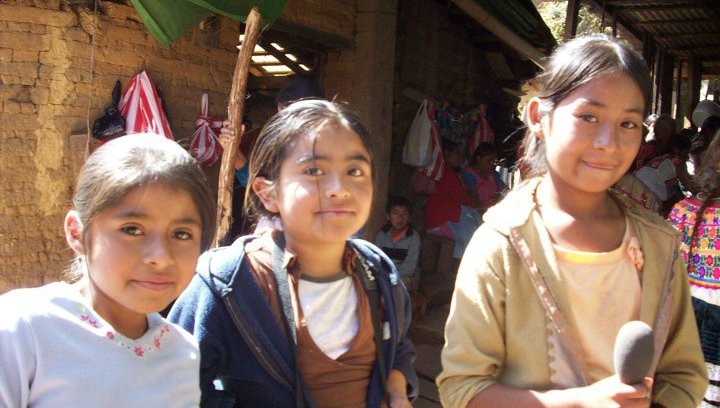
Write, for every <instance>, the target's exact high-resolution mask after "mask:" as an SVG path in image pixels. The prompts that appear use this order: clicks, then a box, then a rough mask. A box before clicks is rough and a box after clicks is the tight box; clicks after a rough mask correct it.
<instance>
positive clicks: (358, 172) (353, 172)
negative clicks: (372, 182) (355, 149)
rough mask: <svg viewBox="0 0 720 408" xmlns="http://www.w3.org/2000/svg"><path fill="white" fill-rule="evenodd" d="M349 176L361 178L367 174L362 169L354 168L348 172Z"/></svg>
mask: <svg viewBox="0 0 720 408" xmlns="http://www.w3.org/2000/svg"><path fill="white" fill-rule="evenodd" d="M348 175H350V176H353V177H360V176H363V175H365V172H364V171H362V169H358V168H354V169H350V170H348Z"/></svg>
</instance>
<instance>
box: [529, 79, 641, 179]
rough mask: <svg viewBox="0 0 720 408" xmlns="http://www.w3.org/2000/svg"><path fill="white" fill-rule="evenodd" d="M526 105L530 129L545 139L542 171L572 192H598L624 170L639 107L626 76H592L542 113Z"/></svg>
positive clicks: (636, 134) (634, 141) (631, 156)
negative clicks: (545, 159)
mask: <svg viewBox="0 0 720 408" xmlns="http://www.w3.org/2000/svg"><path fill="white" fill-rule="evenodd" d="M539 103H540V100H539V99H537V98H535V99H533V100H532V101H531V103H530V104H529V106H528V109H529V118H530V129H531V131H532V132H533V134H534V135H535V137H542V138H544V139H545V147H546V157H547V163H548V172H549V174H550V176H551V177H552V179H553V180H554V181H560V182H562V183H563V184H565V185H567V186H568V187H571V188H573V189H575V190H578V191H584V192H603V191H605V190H607V189H608V188H609V187H610V186H612V185H613V184H614V183H615V182H616V181H618V180H619V179H620V177H622V176H623V174H625V172H626V171H627V169H628V168H629V167H630V165H631V164H632V162H633V161H634V160H635V155H636V154H637V151H638V149H639V147H640V141H641V139H642V120H643V111H644V107H645V106H644V99H643V94H642V92H641V91H640V87H639V86H638V85H637V84H636V83H635V82H634V81H633V80H632V79H630V77H628V76H626V75H612V76H605V77H600V78H597V79H595V80H593V81H591V82H589V83H587V84H585V85H583V86H581V87H579V88H578V89H576V90H575V91H573V92H572V93H570V94H569V95H568V96H566V97H565V98H564V99H563V100H561V101H560V102H559V103H558V104H557V105H556V107H555V109H554V110H553V111H552V112H551V113H550V114H546V115H542V114H541V113H540V111H539V108H540V107H539Z"/></svg>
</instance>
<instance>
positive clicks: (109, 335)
mask: <svg viewBox="0 0 720 408" xmlns="http://www.w3.org/2000/svg"><path fill="white" fill-rule="evenodd" d="M105 335H106V336H107V338H108V339H110V340H115V333H113V332H110V331H109V332H107V333H105Z"/></svg>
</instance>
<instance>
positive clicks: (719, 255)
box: [669, 136, 720, 407]
mask: <svg viewBox="0 0 720 408" xmlns="http://www.w3.org/2000/svg"><path fill="white" fill-rule="evenodd" d="M701 163H702V165H701V167H700V168H698V169H697V173H696V179H697V182H698V185H699V189H700V191H699V192H698V194H697V195H695V196H692V197H688V198H686V199H684V200H682V201H680V202H679V203H677V204H675V206H674V207H673V208H672V210H671V211H670V216H669V220H670V223H671V224H672V225H673V226H674V227H675V228H677V229H678V231H680V232H681V233H682V243H681V244H680V250H681V254H682V259H683V261H684V264H685V265H686V267H687V274H688V277H689V279H690V294H691V295H692V303H693V309H694V310H695V320H696V322H697V328H698V331H699V333H700V343H701V344H702V350H703V354H704V355H705V365H706V366H707V372H708V376H709V377H710V386H709V387H708V389H707V391H706V392H705V398H704V400H703V403H702V405H701V406H702V407H716V406H718V405H720V353H718V350H720V223H718V219H720V140H719V139H718V137H717V136H715V138H714V140H713V141H712V143H710V146H709V147H708V148H707V150H705V153H704V156H703V158H702V161H701Z"/></svg>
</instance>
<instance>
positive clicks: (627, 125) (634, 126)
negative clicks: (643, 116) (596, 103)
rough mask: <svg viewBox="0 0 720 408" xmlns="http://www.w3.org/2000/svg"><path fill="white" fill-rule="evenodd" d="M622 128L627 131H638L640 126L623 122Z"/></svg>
mask: <svg viewBox="0 0 720 408" xmlns="http://www.w3.org/2000/svg"><path fill="white" fill-rule="evenodd" d="M622 127H624V128H625V129H637V128H639V127H640V126H638V124H637V123H635V122H623V123H622Z"/></svg>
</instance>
